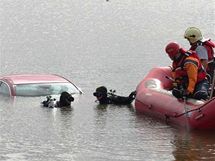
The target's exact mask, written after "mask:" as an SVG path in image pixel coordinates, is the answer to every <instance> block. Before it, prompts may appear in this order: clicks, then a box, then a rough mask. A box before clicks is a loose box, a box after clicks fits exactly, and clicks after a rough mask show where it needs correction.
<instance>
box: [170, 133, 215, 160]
mask: <svg viewBox="0 0 215 161" xmlns="http://www.w3.org/2000/svg"><path fill="white" fill-rule="evenodd" d="M214 135H215V131H205V132H204V131H203V132H202V131H193V132H187V131H181V132H179V134H178V135H176V136H175V139H174V142H173V145H174V146H175V150H174V151H173V155H174V156H175V160H177V161H178V160H184V161H196V160H208V161H211V160H215V150H214V147H215V138H214Z"/></svg>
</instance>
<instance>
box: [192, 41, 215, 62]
mask: <svg viewBox="0 0 215 161" xmlns="http://www.w3.org/2000/svg"><path fill="white" fill-rule="evenodd" d="M198 46H204V47H205V48H206V50H207V53H208V63H211V62H213V60H214V50H213V48H215V43H214V42H213V41H211V39H208V40H206V41H203V42H202V41H198V42H197V43H196V44H195V45H192V46H191V48H190V50H194V51H195V50H196V48H197V47H198Z"/></svg>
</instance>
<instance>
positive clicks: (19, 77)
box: [0, 74, 69, 84]
mask: <svg viewBox="0 0 215 161" xmlns="http://www.w3.org/2000/svg"><path fill="white" fill-rule="evenodd" d="M0 79H3V80H8V81H9V82H10V83H12V84H28V83H51V82H52V83H63V82H69V81H68V80H67V79H65V78H63V77H62V76H59V75H56V74H14V75H6V76H2V77H0Z"/></svg>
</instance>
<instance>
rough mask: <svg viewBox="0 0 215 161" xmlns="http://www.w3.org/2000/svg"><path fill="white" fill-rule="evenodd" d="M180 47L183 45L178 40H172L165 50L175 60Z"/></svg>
mask: <svg viewBox="0 0 215 161" xmlns="http://www.w3.org/2000/svg"><path fill="white" fill-rule="evenodd" d="M180 48H181V46H180V45H179V44H178V43H177V42H170V43H169V44H167V46H166V48H165V50H166V53H167V54H168V55H169V57H170V59H172V60H174V57H175V56H176V55H177V54H178V51H179V49H180Z"/></svg>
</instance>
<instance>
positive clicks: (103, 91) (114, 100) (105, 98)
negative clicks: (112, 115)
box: [93, 86, 136, 105]
mask: <svg viewBox="0 0 215 161" xmlns="http://www.w3.org/2000/svg"><path fill="white" fill-rule="evenodd" d="M115 92H116V91H115V90H110V92H108V90H107V88H106V87H105V86H100V87H98V88H96V91H95V92H94V93H93V95H94V96H95V97H96V98H97V101H99V103H100V104H116V105H129V104H131V103H132V101H133V100H134V99H135V96H136V91H133V92H131V93H130V94H129V96H128V97H124V96H118V95H116V94H114V93H115Z"/></svg>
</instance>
